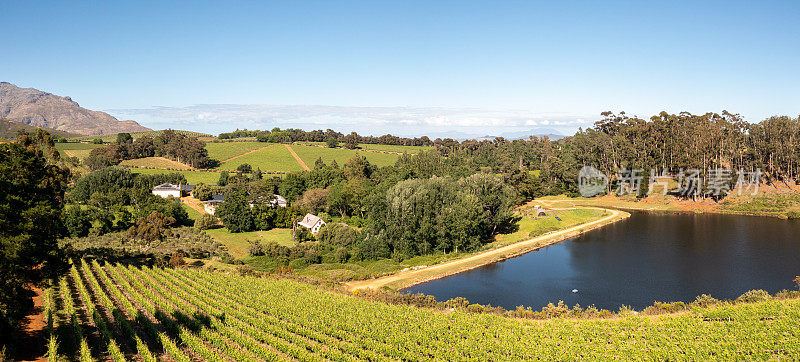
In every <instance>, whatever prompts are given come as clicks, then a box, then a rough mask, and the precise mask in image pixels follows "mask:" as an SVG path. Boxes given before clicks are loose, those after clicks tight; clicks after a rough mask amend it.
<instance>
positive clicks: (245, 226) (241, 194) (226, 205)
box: [214, 188, 255, 233]
mask: <svg viewBox="0 0 800 362" xmlns="http://www.w3.org/2000/svg"><path fill="white" fill-rule="evenodd" d="M214 215H216V216H217V217H219V219H220V220H222V223H223V224H224V225H225V227H227V228H228V230H230V232H232V233H239V232H243V231H253V230H254V228H255V223H254V222H253V214H252V211H251V210H250V205H249V204H248V200H247V192H246V191H245V190H243V189H242V188H235V189H233V190H231V192H229V193H227V194H225V202H223V203H221V204H220V205H219V207H217V210H216V211H215V212H214Z"/></svg>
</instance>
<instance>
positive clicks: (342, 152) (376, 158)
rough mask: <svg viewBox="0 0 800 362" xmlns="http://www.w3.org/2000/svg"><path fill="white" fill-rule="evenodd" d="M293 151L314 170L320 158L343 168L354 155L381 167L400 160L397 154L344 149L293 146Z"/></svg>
mask: <svg viewBox="0 0 800 362" xmlns="http://www.w3.org/2000/svg"><path fill="white" fill-rule="evenodd" d="M292 149H294V152H296V153H297V155H298V156H300V158H301V159H302V160H303V162H305V163H306V165H308V167H312V168H313V167H314V162H316V161H317V159H318V158H322V161H323V162H325V164H330V163H331V162H333V161H334V160H336V163H338V164H339V166H342V165H344V164H345V162H347V160H349V159H350V158H352V157H353V156H354V155H362V156H364V157H366V158H367V161H369V162H370V163H372V164H374V165H376V166H379V167H380V166H390V165H394V163H395V162H397V159H398V158H400V156H399V155H395V154H386V153H378V152H366V151H359V150H348V149H344V148H323V147H316V146H306V145H292ZM290 157H291V156H290Z"/></svg>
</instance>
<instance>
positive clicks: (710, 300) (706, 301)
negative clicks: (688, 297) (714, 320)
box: [694, 294, 719, 308]
mask: <svg viewBox="0 0 800 362" xmlns="http://www.w3.org/2000/svg"><path fill="white" fill-rule="evenodd" d="M717 303H719V300H717V299H716V298H714V297H712V296H710V295H708V294H702V295H698V296H697V298H696V299H695V300H694V304H695V305H697V306H699V307H703V308H705V307H708V306H712V305H714V304H717Z"/></svg>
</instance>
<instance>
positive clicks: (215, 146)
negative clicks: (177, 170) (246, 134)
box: [206, 142, 270, 162]
mask: <svg viewBox="0 0 800 362" xmlns="http://www.w3.org/2000/svg"><path fill="white" fill-rule="evenodd" d="M267 146H270V144H269V143H262V142H208V143H206V150H208V157H211V158H213V159H215V160H219V161H220V162H225V161H227V160H228V159H230V158H232V157H236V156H239V155H241V154H244V153H247V152H250V151H253V150H257V149H259V148H264V147H267Z"/></svg>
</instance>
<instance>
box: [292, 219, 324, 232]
mask: <svg viewBox="0 0 800 362" xmlns="http://www.w3.org/2000/svg"><path fill="white" fill-rule="evenodd" d="M297 224H298V225H300V226H302V227H305V228H307V229H309V230H311V233H312V234H316V233H317V232H318V231H319V228H321V227H322V225H325V221H322V219H321V218H320V217H319V216H317V215H312V214H306V216H305V217H304V218H303V221H300V222H299V223H297Z"/></svg>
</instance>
